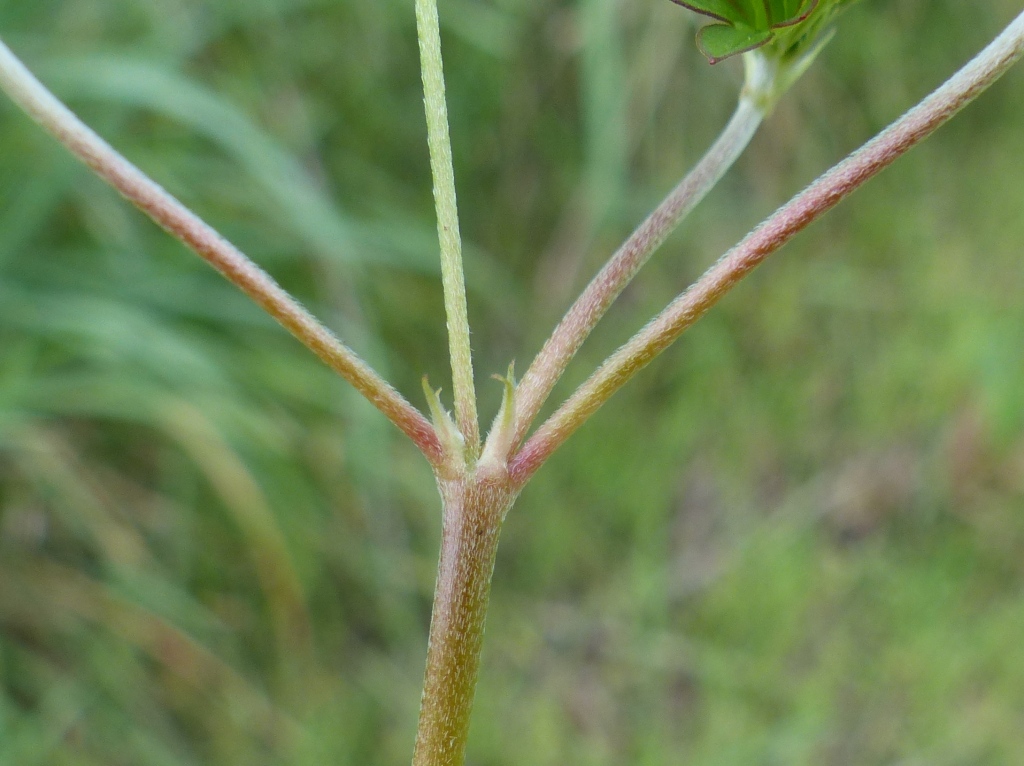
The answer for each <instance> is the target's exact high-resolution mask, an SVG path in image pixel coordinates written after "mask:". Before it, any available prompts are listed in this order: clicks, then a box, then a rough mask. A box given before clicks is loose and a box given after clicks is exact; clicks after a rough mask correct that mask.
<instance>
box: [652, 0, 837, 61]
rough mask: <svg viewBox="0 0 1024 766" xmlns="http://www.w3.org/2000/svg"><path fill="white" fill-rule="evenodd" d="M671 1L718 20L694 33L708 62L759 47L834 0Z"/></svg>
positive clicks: (825, 8) (826, 6)
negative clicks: (821, 0) (779, 31)
mask: <svg viewBox="0 0 1024 766" xmlns="http://www.w3.org/2000/svg"><path fill="white" fill-rule="evenodd" d="M672 1H673V2H674V3H676V4H677V5H681V6H683V7H684V8H689V9H690V10H692V11H696V12H697V13H701V14H703V15H705V16H709V17H710V18H712V19H714V20H715V21H716V22H719V23H716V24H712V25H710V26H707V27H704V28H703V29H701V30H700V32H699V33H698V34H697V44H698V46H699V47H700V50H701V52H702V53H704V55H705V56H707V57H708V59H709V60H710V61H711V63H712V64H714V63H716V62H718V61H721V60H722V59H724V58H728V57H729V56H734V55H736V54H737V53H743V52H744V51H749V50H753V49H754V48H759V47H761V46H763V45H765V44H767V43H769V42H771V41H772V40H774V39H775V37H776V34H777V32H778V30H781V29H785V28H787V27H794V26H796V25H799V24H801V23H803V22H804V21H806V20H807V19H808V18H810V17H811V15H812V14H814V13H815V11H817V10H822V11H823V12H828V11H829V10H830V9H831V7H833V6H835V5H836V0H824V2H820V0H672ZM839 2H840V3H842V2H843V0H839Z"/></svg>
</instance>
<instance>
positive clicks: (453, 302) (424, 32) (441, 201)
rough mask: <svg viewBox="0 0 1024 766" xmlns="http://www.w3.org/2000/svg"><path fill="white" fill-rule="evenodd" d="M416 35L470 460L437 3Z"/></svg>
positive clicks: (474, 443) (467, 376) (472, 415)
mask: <svg viewBox="0 0 1024 766" xmlns="http://www.w3.org/2000/svg"><path fill="white" fill-rule="evenodd" d="M416 30H417V33H418V35H419V43H420V69H421V71H422V76H423V103H424V107H425V109H426V114H427V145H428V147H429V149H430V170H431V173H432V174H433V178H434V206H435V207H436V209H437V234H438V239H439V240H440V245H441V281H442V283H443V285H444V309H445V315H446V316H447V318H448V349H449V354H450V355H451V364H452V389H453V393H454V397H455V421H456V423H458V426H459V430H460V431H461V432H462V436H463V437H464V438H465V440H466V448H467V451H468V453H469V457H470V458H476V457H477V455H479V453H480V425H479V422H478V418H477V411H476V391H475V387H474V384H473V353H472V350H471V348H470V342H469V314H468V311H467V309H466V280H465V276H464V274H463V271H462V238H461V235H460V234H459V211H458V204H457V202H456V198H455V170H454V168H453V165H452V145H451V137H450V136H449V132H448V106H447V103H446V101H445V87H444V65H443V62H442V60H441V31H440V27H439V24H438V18H437V0H416Z"/></svg>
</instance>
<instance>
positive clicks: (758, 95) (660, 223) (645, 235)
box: [513, 54, 772, 445]
mask: <svg viewBox="0 0 1024 766" xmlns="http://www.w3.org/2000/svg"><path fill="white" fill-rule="evenodd" d="M746 62H747V83H746V86H745V87H744V89H743V92H742V94H741V95H740V99H739V103H738V104H737V107H736V111H735V112H734V113H733V116H732V119H730V121H729V124H728V125H726V127H725V129H724V130H723V131H722V133H721V135H719V137H718V139H717V140H716V141H715V143H714V144H713V145H712V146H711V148H710V149H708V151H707V153H706V154H705V155H704V156H703V157H702V158H701V160H700V162H698V163H697V165H696V166H695V167H694V168H693V169H692V170H691V171H690V172H689V173H688V174H687V176H686V177H685V178H684V179H683V180H682V181H681V182H680V183H679V185H678V186H676V187H675V189H673V190H672V192H671V193H670V194H669V195H668V196H667V197H665V199H664V200H663V201H662V202H661V204H660V205H658V207H657V209H655V210H654V212H653V213H651V214H650V215H649V216H648V217H647V219H646V220H645V221H644V222H643V223H642V224H640V226H639V227H638V228H637V229H636V231H634V232H633V233H632V235H630V237H629V239H627V240H626V241H625V242H624V243H623V244H622V246H621V247H620V248H619V249H618V250H617V251H616V252H615V254H614V255H612V257H611V258H610V259H609V260H608V262H607V263H606V264H605V265H604V267H603V268H602V269H601V271H600V272H598V274H597V276H595V277H594V278H593V280H591V282H590V284H589V285H587V288H586V289H585V290H584V291H583V293H582V294H581V295H580V297H579V298H577V299H576V302H575V303H574V304H573V305H572V308H570V309H569V311H568V312H566V314H565V316H564V317H563V319H562V321H561V322H559V324H558V327H556V328H555V330H554V332H552V334H551V337H549V338H548V340H547V341H546V342H545V343H544V346H543V348H542V349H541V350H540V353H538V354H537V356H536V358H535V359H534V360H533V363H532V364H531V365H530V368H529V369H528V370H527V371H526V374H525V375H524V376H523V379H522V381H521V382H520V383H519V386H518V388H517V389H516V413H515V415H516V419H515V436H514V440H513V442H514V444H515V445H518V444H520V443H521V442H522V440H523V438H524V437H525V436H526V432H527V431H528V430H529V428H530V425H531V424H532V423H533V421H534V419H535V418H536V417H537V414H538V413H539V412H540V409H541V407H543V406H544V402H545V401H547V398H548V396H550V394H551V390H552V389H553V388H554V387H555V384H556V383H557V382H558V380H559V378H561V377H562V374H563V373H564V372H565V368H566V367H568V365H569V362H570V361H572V358H573V357H574V356H575V355H576V352H577V351H579V349H580V346H582V345H583V342H584V341H585V340H586V339H587V337H588V336H589V335H590V333H591V331H592V330H593V329H594V327H595V326H596V325H597V323H598V322H599V321H600V320H601V317H603V316H604V314H605V312H606V311H607V310H608V308H609V307H610V306H611V304H612V303H613V302H614V301H615V299H616V298H617V297H618V296H619V294H620V293H621V292H622V291H623V290H624V289H625V288H626V285H628V284H629V283H630V281H632V279H633V277H635V276H636V274H637V272H638V271H639V270H640V268H641V267H642V266H643V265H644V264H645V263H647V261H648V260H649V259H650V257H651V256H652V255H653V254H654V251H655V250H657V249H658V248H659V247H661V245H662V244H663V243H664V242H665V240H666V239H667V238H668V236H669V235H670V234H671V233H672V232H673V231H674V230H675V229H676V227H678V226H679V224H680V223H681V222H682V220H683V219H684V218H685V217H686V216H687V215H689V213H690V211H692V210H693V209H694V208H695V207H696V206H697V205H698V204H699V203H700V201H701V200H702V199H704V197H705V196H706V195H707V193H708V192H709V191H711V189H713V188H714V187H715V185H716V184H717V183H718V182H719V181H720V180H721V179H722V176H724V175H725V173H726V171H727V170H728V169H729V168H730V167H732V165H733V163H735V162H736V160H737V158H738V157H739V156H740V155H741V154H742V153H743V150H744V149H745V148H746V147H747V145H748V144H749V143H750V140H751V138H753V136H754V134H755V133H756V132H757V128H758V126H759V125H760V124H761V121H762V120H763V119H764V116H765V114H766V112H767V108H766V106H765V104H766V99H765V97H764V95H763V94H765V93H767V92H770V91H771V82H770V81H771V79H772V75H771V73H770V70H769V69H768V68H767V67H766V62H765V61H764V59H763V58H762V57H761V56H760V54H750V55H748V56H747V58H746Z"/></svg>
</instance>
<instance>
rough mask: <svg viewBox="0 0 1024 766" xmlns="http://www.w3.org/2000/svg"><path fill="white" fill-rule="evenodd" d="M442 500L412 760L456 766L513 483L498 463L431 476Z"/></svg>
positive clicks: (416, 764) (424, 765) (461, 757)
mask: <svg viewBox="0 0 1024 766" xmlns="http://www.w3.org/2000/svg"><path fill="white" fill-rule="evenodd" d="M438 487H439V488H440V490H441V497H442V500H443V502H444V525H443V532H442V539H441V560H440V563H439V565H438V572H437V587H436V590H435V592H434V609H433V615H432V617H431V621H430V645H429V647H428V649H427V669H426V673H425V675H424V679H423V698H422V701H421V703H420V720H419V728H418V730H417V733H416V750H415V754H414V755H413V760H412V762H413V766H462V764H463V763H464V761H465V752H466V739H467V736H468V734H469V719H470V712H471V710H472V706H473V696H474V692H475V690H476V681H477V674H478V671H479V669H480V650H481V646H482V642H483V633H484V622H485V619H486V616H487V603H488V600H489V597H490V592H491V574H492V573H493V571H494V557H495V553H496V551H497V549H498V535H499V533H500V531H501V523H502V521H503V520H504V518H505V514H506V513H507V512H508V510H509V508H511V506H512V503H513V502H515V498H516V495H517V493H518V490H517V489H516V488H514V487H513V486H512V485H511V483H510V482H509V481H508V475H507V473H505V471H504V469H501V470H500V471H497V472H487V471H478V472H477V473H476V474H475V475H469V476H463V477H461V478H459V479H455V480H439V481H438Z"/></svg>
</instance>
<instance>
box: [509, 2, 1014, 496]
mask: <svg viewBox="0 0 1024 766" xmlns="http://www.w3.org/2000/svg"><path fill="white" fill-rule="evenodd" d="M1022 55H1024V13H1022V14H1021V15H1019V16H1018V17H1017V18H1016V19H1015V20H1014V21H1013V22H1011V23H1010V25H1009V26H1008V27H1007V28H1006V29H1005V30H1004V31H1003V32H1002V34H1000V35H999V36H998V37H997V38H996V39H995V40H993V41H992V43H990V44H989V45H988V46H987V47H986V48H985V49H984V50H983V51H982V52H981V53H979V54H978V55H977V56H976V57H975V58H974V59H972V60H971V61H970V62H969V63H968V64H967V65H966V66H964V67H963V68H962V69H961V70H960V71H959V72H957V73H956V74H955V75H954V76H953V77H951V78H950V79H949V80H947V81H946V82H945V83H944V84H943V85H942V86H940V87H939V88H938V89H937V90H936V91H934V92H933V93H932V94H931V95H930V96H928V97H927V98H926V99H924V100H923V101H922V102H921V103H920V104H918V105H917V106H915V107H914V108H913V109H911V110H910V111H909V112H907V113H906V114H905V115H903V116H902V117H901V118H900V119H899V120H897V121H896V122H894V123H893V124H892V125H890V126H889V127H888V128H886V129H885V130H884V131H882V132H881V133H880V134H879V135H878V136H876V137H875V138H874V139H872V140H871V141H869V142H868V143H867V144H865V145H864V146H863V147H861V148H860V149H858V150H857V151H856V152H854V153H853V154H852V155H850V156H849V157H848V158H847V159H845V160H844V161H843V162H841V163H839V164H838V165H836V166H835V167H833V168H832V169H831V170H829V171H828V172H827V173H825V174H824V175H822V176H821V177H820V178H819V179H818V180H817V181H815V182H814V183H813V184H811V185H810V186H809V187H808V188H807V189H806V190H805V191H804V192H802V193H801V194H799V195H797V196H796V197H794V198H793V199H792V200H791V201H790V202H789V203H787V204H786V205H784V206H783V207H782V208H780V209H779V210H778V211H777V212H776V213H775V214H773V215H772V216H771V217H770V218H769V219H768V220H767V221H765V222H764V223H762V224H761V225H760V226H759V227H758V228H757V229H755V230H754V231H753V232H752V233H751V234H750V235H748V236H747V237H746V238H745V239H744V240H743V241H742V242H740V243H739V244H738V245H737V246H736V247H734V248H733V249H732V250H730V251H729V252H728V253H726V254H725V255H724V256H723V257H722V258H721V259H720V260H719V261H718V262H717V263H716V264H715V265H714V266H712V267H711V268H710V269H709V270H708V271H707V272H705V273H704V275H703V276H702V277H701V278H700V279H699V280H698V281H697V282H696V283H695V284H694V285H693V286H692V287H691V288H690V289H688V290H687V291H686V292H684V293H683V294H682V295H680V296H679V297H678V298H676V299H675V300H674V301H673V302H672V303H671V304H669V306H668V307H667V308H666V309H665V310H664V311H662V312H661V314H659V315H658V316H657V317H655V318H654V319H653V320H652V321H651V322H650V323H648V324H647V326H646V327H644V328H643V329H642V330H641V331H640V332H639V333H637V334H636V335H634V336H633V338H632V339H631V340H630V341H628V342H627V343H626V344H625V345H624V346H622V348H620V349H619V350H618V351H616V352H615V354H613V355H612V356H611V357H609V359H608V360H607V361H606V362H605V363H604V364H602V365H601V367H600V368H599V369H598V370H597V371H596V372H595V373H594V374H593V375H592V376H591V377H590V378H589V379H588V380H587V381H586V382H585V383H583V385H581V386H580V387H579V388H578V389H577V390H576V392H575V393H574V394H573V395H572V396H571V397H570V398H569V399H568V400H567V401H566V402H565V403H564V404H563V405H562V406H561V407H560V408H559V409H558V411H557V412H555V414H554V415H552V416H551V417H550V418H549V419H548V420H547V421H546V422H545V423H544V424H543V425H542V426H541V427H540V428H539V429H538V430H537V432H536V433H535V434H534V435H533V437H531V439H530V440H529V441H528V442H527V443H526V444H525V445H524V446H523V449H522V450H521V451H520V453H519V454H518V455H517V456H516V458H515V459H514V460H513V462H512V465H511V467H510V470H511V473H512V475H513V477H514V478H515V480H516V481H520V482H523V481H526V479H527V478H529V476H530V475H532V474H533V472H534V471H536V470H537V468H539V467H540V465H542V464H543V462H544V461H545V460H546V459H547V458H548V457H549V456H550V455H551V453H552V452H554V451H555V450H556V449H557V448H558V447H559V446H560V445H561V444H562V443H563V442H564V441H565V440H566V439H567V438H569V436H570V435H571V434H572V433H573V432H575V431H576V429H577V428H579V427H580V426H581V425H582V424H583V423H584V422H585V421H586V420H587V418H589V417H590V416H591V415H592V414H593V413H594V412H595V411H596V410H597V409H598V408H599V407H600V406H601V405H602V404H604V402H606V401H607V400H608V399H609V398H610V397H611V395H612V394H614V393H615V392H616V391H617V390H618V389H619V388H620V387H621V386H622V385H623V384H624V383H625V382H626V381H627V380H629V379H630V378H631V377H633V375H635V374H636V373H637V372H638V371H639V370H641V369H642V368H643V367H645V366H646V365H647V364H648V363H649V362H650V361H651V360H652V359H654V357H656V356H657V355H658V354H660V353H661V352H662V351H664V350H665V349H666V348H667V347H668V346H669V345H670V344H671V343H672V342H673V341H675V339H676V338H678V337H679V335H680V334H681V333H682V332H683V331H684V330H686V329H687V328H688V327H690V325H692V324H693V323H694V322H696V321H697V320H698V319H700V318H701V317H702V316H703V315H704V314H705V313H706V312H707V311H708V310H709V309H710V308H711V307H712V306H713V305H715V303H717V302H718V300H719V299H720V298H721V297H722V296H723V295H725V293H727V292H728V291H729V290H730V289H731V288H732V287H733V286H734V285H735V284H736V283H737V282H739V281H740V279H742V278H743V277H744V276H746V275H747V274H749V273H750V272H751V271H752V270H753V269H754V268H755V267H756V266H757V265H758V264H760V263H761V262H762V261H763V260H764V259H765V258H767V257H768V256H769V255H771V254H772V253H774V252H775V251H776V250H778V249H779V248H780V247H782V245H784V244H785V243H786V242H788V241H789V240H790V239H791V238H792V237H793V236H794V235H795V234H797V233H798V232H799V231H801V230H802V229H804V228H806V227H807V226H808V225H809V224H811V223H812V222H813V221H815V220H817V219H818V218H819V217H821V215H823V214H824V213H825V212H827V211H828V210H830V209H832V208H833V207H835V205H837V204H838V203H839V202H840V201H841V200H842V199H844V198H845V197H846V196H847V195H848V194H850V193H851V192H852V191H853V190H854V189H856V188H857V187H859V186H860V185H861V184H863V183H864V182H865V181H867V180H868V179H869V178H871V177H872V176H874V175H875V174H876V173H878V172H879V171H881V170H882V169H884V168H886V167H888V166H889V165H890V164H892V163H893V162H894V161H895V160H896V159H897V158H898V157H900V156H901V155H903V154H904V153H905V152H906V151H907V150H909V149H910V148H911V147H913V146H914V145H915V144H917V143H918V142H919V141H921V140H923V139H924V138H926V137H928V136H929V135H931V133H932V132H934V131H935V130H936V129H937V128H938V127H939V126H941V125H942V124H944V123H945V122H947V121H948V120H949V119H950V118H952V117H953V116H954V115H955V114H956V113H957V112H959V111H960V110H961V109H962V108H963V107H965V106H966V105H967V104H969V103H970V102H971V101H972V100H973V99H975V98H976V97H977V96H978V95H979V94H980V93H982V92H983V91H984V90H985V89H986V88H988V87H989V86H990V85H991V84H992V83H993V82H995V81H996V80H997V79H999V77H1000V76H1001V75H1002V74H1003V73H1004V72H1006V70H1007V69H1009V68H1010V66H1012V65H1013V64H1014V63H1015V62H1016V61H1017V60H1018V59H1019V58H1020V57H1021V56H1022Z"/></svg>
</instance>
